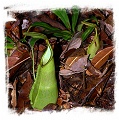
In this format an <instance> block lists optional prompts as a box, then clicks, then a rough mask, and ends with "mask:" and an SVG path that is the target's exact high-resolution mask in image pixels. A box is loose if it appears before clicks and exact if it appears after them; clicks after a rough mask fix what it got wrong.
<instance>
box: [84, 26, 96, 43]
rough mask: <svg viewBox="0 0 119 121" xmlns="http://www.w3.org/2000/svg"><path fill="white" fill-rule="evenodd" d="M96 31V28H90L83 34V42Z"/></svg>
mask: <svg viewBox="0 0 119 121" xmlns="http://www.w3.org/2000/svg"><path fill="white" fill-rule="evenodd" d="M93 30H94V27H90V26H89V27H88V28H87V29H86V30H85V31H84V32H83V33H82V41H84V40H85V39H86V38H87V37H88V36H89V35H90V34H91V33H92V31H93Z"/></svg>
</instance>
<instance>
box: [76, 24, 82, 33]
mask: <svg viewBox="0 0 119 121" xmlns="http://www.w3.org/2000/svg"><path fill="white" fill-rule="evenodd" d="M82 27H83V24H79V25H78V27H77V31H79V32H80V31H81V30H82Z"/></svg>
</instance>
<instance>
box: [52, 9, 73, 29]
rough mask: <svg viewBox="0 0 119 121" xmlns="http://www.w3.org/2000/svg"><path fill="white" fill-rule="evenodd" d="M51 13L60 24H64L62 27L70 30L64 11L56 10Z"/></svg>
mask: <svg viewBox="0 0 119 121" xmlns="http://www.w3.org/2000/svg"><path fill="white" fill-rule="evenodd" d="M52 12H53V13H54V14H55V15H57V16H58V17H59V18H60V19H61V20H62V22H63V23H64V25H65V26H66V28H67V29H68V30H71V26H70V22H69V18H68V15H67V12H66V9H56V10H53V11H52Z"/></svg>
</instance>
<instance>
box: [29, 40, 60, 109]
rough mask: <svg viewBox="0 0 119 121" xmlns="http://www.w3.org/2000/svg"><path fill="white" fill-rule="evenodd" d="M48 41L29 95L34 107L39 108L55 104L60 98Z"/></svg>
mask: <svg viewBox="0 0 119 121" xmlns="http://www.w3.org/2000/svg"><path fill="white" fill-rule="evenodd" d="M46 43H47V50H46V51H45V53H44V55H43V56H42V58H41V61H40V64H39V65H38V68H37V74H36V79H35V82H34V84H33V86H32V89H31V91H30V95H29V98H30V100H31V105H32V107H33V108H35V109H39V110H42V109H43V108H44V107H45V106H47V105H48V104H50V103H54V104H55V103H56V102H57V98H58V88H57V81H56V77H55V65H54V59H53V51H52V48H51V46H50V44H49V42H48V40H46Z"/></svg>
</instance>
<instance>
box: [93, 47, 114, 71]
mask: <svg viewBox="0 0 119 121" xmlns="http://www.w3.org/2000/svg"><path fill="white" fill-rule="evenodd" d="M113 51H114V47H113V46H111V47H107V48H105V49H103V50H101V51H99V52H98V53H97V54H96V55H95V57H94V58H93V59H92V61H91V63H92V65H93V66H94V67H95V68H96V69H100V67H101V66H102V65H103V64H105V62H106V61H107V60H108V58H109V56H110V55H111V54H112V53H113Z"/></svg>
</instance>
